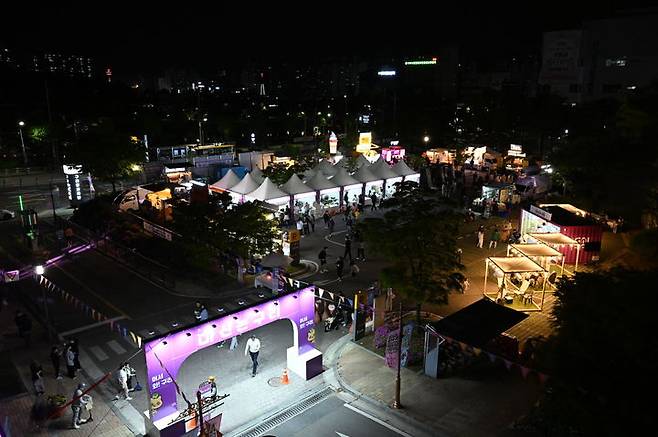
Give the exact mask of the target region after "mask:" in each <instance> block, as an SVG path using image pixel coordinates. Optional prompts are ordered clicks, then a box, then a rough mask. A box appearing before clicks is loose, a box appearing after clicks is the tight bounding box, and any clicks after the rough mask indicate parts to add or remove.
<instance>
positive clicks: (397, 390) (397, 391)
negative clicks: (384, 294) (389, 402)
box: [393, 300, 402, 409]
mask: <svg viewBox="0 0 658 437" xmlns="http://www.w3.org/2000/svg"><path fill="white" fill-rule="evenodd" d="M398 308H399V309H398V313H399V314H398V315H399V319H398V365H397V372H396V374H395V400H394V401H393V408H395V409H400V408H402V403H401V402H400V365H401V361H402V300H400V306H399V307H398Z"/></svg>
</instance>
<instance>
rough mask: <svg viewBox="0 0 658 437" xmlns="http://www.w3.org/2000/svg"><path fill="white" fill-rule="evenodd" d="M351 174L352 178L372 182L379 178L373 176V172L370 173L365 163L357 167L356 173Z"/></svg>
mask: <svg viewBox="0 0 658 437" xmlns="http://www.w3.org/2000/svg"><path fill="white" fill-rule="evenodd" d="M361 156H363V155H361ZM364 159H365V158H364ZM353 176H354V179H356V180H357V181H359V182H374V181H378V180H380V179H381V178H379V177H377V176H375V175H374V174H372V172H371V171H370V170H369V169H368V167H367V166H365V165H364V166H362V167H361V168H359V169H358V170H357V171H356V173H354V175H353Z"/></svg>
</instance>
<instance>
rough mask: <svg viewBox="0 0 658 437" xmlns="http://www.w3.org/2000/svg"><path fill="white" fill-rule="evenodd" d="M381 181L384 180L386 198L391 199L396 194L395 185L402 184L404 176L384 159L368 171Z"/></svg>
mask: <svg viewBox="0 0 658 437" xmlns="http://www.w3.org/2000/svg"><path fill="white" fill-rule="evenodd" d="M368 170H370V171H371V172H372V174H374V175H375V176H377V177H378V178H380V179H383V180H384V197H391V196H392V195H393V193H394V192H395V186H394V184H395V183H397V182H402V176H400V175H398V174H397V173H396V172H395V171H393V169H392V168H391V166H389V165H388V164H387V163H386V161H384V159H383V158H380V159H378V160H377V161H376V162H375V163H374V164H372V165H371V166H370V168H369V169H368Z"/></svg>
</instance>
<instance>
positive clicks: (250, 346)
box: [244, 334, 260, 378]
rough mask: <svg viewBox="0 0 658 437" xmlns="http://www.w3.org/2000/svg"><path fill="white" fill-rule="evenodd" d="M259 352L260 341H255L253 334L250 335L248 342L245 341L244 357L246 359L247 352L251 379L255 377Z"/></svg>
mask: <svg viewBox="0 0 658 437" xmlns="http://www.w3.org/2000/svg"><path fill="white" fill-rule="evenodd" d="M259 351H260V340H259V339H257V338H256V336H255V335H254V334H251V337H249V340H247V345H246V346H245V348H244V355H245V357H246V356H247V352H249V356H250V357H251V364H252V371H251V377H252V378H253V377H254V376H256V370H257V369H258V352H259Z"/></svg>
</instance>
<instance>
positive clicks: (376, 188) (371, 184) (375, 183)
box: [353, 165, 384, 199]
mask: <svg viewBox="0 0 658 437" xmlns="http://www.w3.org/2000/svg"><path fill="white" fill-rule="evenodd" d="M353 176H354V179H356V180H357V181H360V182H363V183H364V184H365V194H366V196H368V197H370V195H372V194H376V195H377V197H379V198H380V199H381V198H382V197H383V194H384V180H383V179H381V178H379V177H378V176H375V175H374V174H373V173H372V172H371V171H370V169H369V168H368V166H366V165H364V166H362V167H361V168H359V169H358V170H357V171H356V173H354V175H353Z"/></svg>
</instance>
